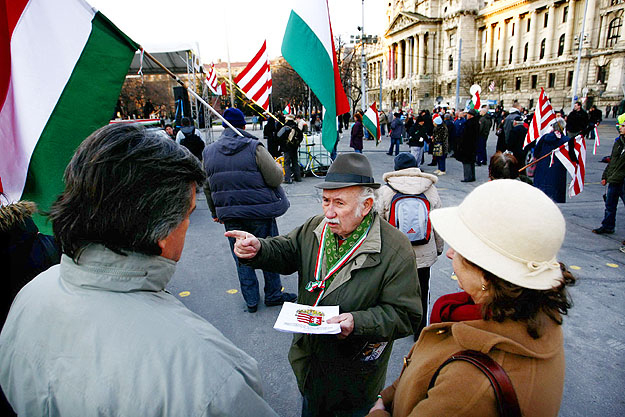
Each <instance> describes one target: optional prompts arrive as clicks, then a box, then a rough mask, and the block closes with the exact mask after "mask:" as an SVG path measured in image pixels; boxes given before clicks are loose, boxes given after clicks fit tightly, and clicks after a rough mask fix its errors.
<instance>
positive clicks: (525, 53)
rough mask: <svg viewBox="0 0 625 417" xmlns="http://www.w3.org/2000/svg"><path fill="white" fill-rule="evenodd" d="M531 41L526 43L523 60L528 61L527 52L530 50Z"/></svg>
mask: <svg viewBox="0 0 625 417" xmlns="http://www.w3.org/2000/svg"><path fill="white" fill-rule="evenodd" d="M529 46H530V44H529V43H526V44H525V48H523V62H525V61H527V53H528V51H529Z"/></svg>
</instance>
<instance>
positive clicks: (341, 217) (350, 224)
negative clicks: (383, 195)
mask: <svg viewBox="0 0 625 417" xmlns="http://www.w3.org/2000/svg"><path fill="white" fill-rule="evenodd" d="M372 207H373V191H372V190H371V188H368V187H362V186H359V185H356V186H352V187H345V188H339V189H336V190H323V199H322V208H323V214H324V215H325V216H326V221H327V222H328V227H329V228H330V230H331V231H332V232H333V233H335V234H337V235H339V236H340V237H341V238H346V237H347V236H349V235H350V233H352V232H353V231H354V230H355V229H356V228H357V227H358V225H359V224H360V223H361V222H362V220H363V219H364V218H365V216H366V215H367V214H369V212H370V211H371V208H372Z"/></svg>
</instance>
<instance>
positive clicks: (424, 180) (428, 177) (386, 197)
mask: <svg viewBox="0 0 625 417" xmlns="http://www.w3.org/2000/svg"><path fill="white" fill-rule="evenodd" d="M382 180H383V181H384V182H385V183H386V184H385V185H383V186H382V187H380V191H379V199H378V204H379V207H378V212H379V213H380V216H382V218H383V219H384V220H387V221H388V218H389V214H390V208H391V200H392V199H393V196H394V195H395V191H393V189H392V188H391V187H393V188H394V189H395V190H397V191H399V192H400V193H403V194H421V193H423V194H425V197H426V198H427V199H428V201H429V202H430V211H431V210H434V209H437V208H441V207H442V206H443V204H442V203H441V199H440V197H439V195H438V191H437V190H436V187H435V186H434V184H436V182H437V181H438V177H437V176H436V175H432V174H428V173H425V172H423V171H421V170H420V169H419V168H406V169H400V170H399V171H392V172H387V173H385V174H384V176H383V177H382ZM388 185H390V186H391V187H389V186H388ZM432 234H433V236H432V237H431V238H430V241H429V242H428V243H426V244H424V245H416V246H415V245H413V246H412V250H413V252H414V254H415V258H416V260H417V268H429V267H430V266H432V265H433V264H434V262H436V259H437V257H438V255H440V254H441V253H443V246H444V244H445V242H444V241H443V239H442V238H441V237H440V236H439V235H438V233H436V231H435V230H433V233H432Z"/></svg>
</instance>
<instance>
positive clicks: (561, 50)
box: [558, 34, 565, 56]
mask: <svg viewBox="0 0 625 417" xmlns="http://www.w3.org/2000/svg"><path fill="white" fill-rule="evenodd" d="M564 36H565V35H564V34H562V36H560V40H559V41H558V56H562V54H563V53H564Z"/></svg>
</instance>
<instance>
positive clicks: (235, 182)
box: [203, 128, 290, 221]
mask: <svg viewBox="0 0 625 417" xmlns="http://www.w3.org/2000/svg"><path fill="white" fill-rule="evenodd" d="M239 132H241V133H242V134H243V135H244V136H243V137H240V136H238V135H237V133H236V132H235V131H234V130H232V129H230V128H227V129H225V130H224V132H223V133H222V135H221V137H220V138H219V140H218V141H217V142H215V143H213V144H211V145H210V146H208V147H207V148H205V149H204V155H203V156H204V158H203V164H204V170H205V171H206V175H207V177H208V180H207V183H208V189H209V190H210V199H211V201H212V204H214V207H215V214H216V217H217V218H219V220H222V221H223V220H231V219H240V218H245V219H271V218H275V217H278V216H281V215H283V214H284V213H285V212H286V211H287V209H288V208H289V206H290V204H289V200H288V199H287V197H286V194H285V193H284V190H282V187H280V186H279V185H278V186H277V187H271V186H270V185H269V184H267V181H266V180H265V178H264V175H263V173H262V172H261V169H260V167H259V165H258V163H257V148H258V147H260V146H263V145H262V144H260V142H259V141H258V140H257V139H256V137H254V136H252V135H251V134H249V133H247V132H245V131H244V130H239ZM262 151H263V152H265V153H267V155H269V153H268V152H267V151H266V150H265V149H264V148H263V149H262ZM268 157H269V158H271V156H268ZM270 165H273V166H272V168H274V169H275V170H277V169H278V168H277V165H276V164H275V163H272V164H270ZM280 177H281V175H280ZM205 189H206V187H205Z"/></svg>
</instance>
